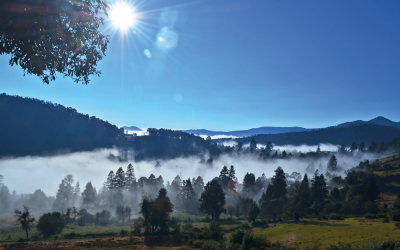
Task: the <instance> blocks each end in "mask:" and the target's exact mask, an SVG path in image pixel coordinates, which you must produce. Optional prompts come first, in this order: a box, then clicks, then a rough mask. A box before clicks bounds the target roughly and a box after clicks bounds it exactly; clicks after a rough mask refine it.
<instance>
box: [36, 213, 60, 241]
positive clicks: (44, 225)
mask: <svg viewBox="0 0 400 250" xmlns="http://www.w3.org/2000/svg"><path fill="white" fill-rule="evenodd" d="M36 227H37V229H38V231H39V232H40V233H41V234H43V236H44V237H45V238H47V237H49V236H51V235H54V234H59V233H60V232H61V231H62V230H63V229H64V227H65V220H64V218H63V216H62V215H61V214H60V213H59V212H53V213H46V214H43V215H42V216H41V217H40V218H39V220H38V224H37V226H36Z"/></svg>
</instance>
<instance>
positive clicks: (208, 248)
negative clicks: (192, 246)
mask: <svg viewBox="0 0 400 250" xmlns="http://www.w3.org/2000/svg"><path fill="white" fill-rule="evenodd" d="M201 250H218V243H217V242H216V241H213V240H208V241H204V242H203V245H202V246H201Z"/></svg>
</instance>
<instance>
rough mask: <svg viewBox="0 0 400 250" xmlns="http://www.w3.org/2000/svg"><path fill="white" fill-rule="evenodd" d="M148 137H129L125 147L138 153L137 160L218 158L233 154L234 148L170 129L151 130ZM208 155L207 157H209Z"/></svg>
mask: <svg viewBox="0 0 400 250" xmlns="http://www.w3.org/2000/svg"><path fill="white" fill-rule="evenodd" d="M147 132H148V135H146V136H127V137H128V139H127V140H126V141H125V142H124V147H125V148H128V149H133V150H135V152H136V153H137V155H136V156H135V160H137V161H140V160H144V159H171V158H176V157H185V156H190V155H198V156H202V155H205V154H207V153H208V154H209V155H210V156H211V157H216V156H218V155H220V154H222V153H230V152H232V150H233V148H232V147H223V146H219V145H217V144H213V143H211V140H204V139H203V138H201V137H200V136H196V135H194V134H188V133H185V132H182V131H177V130H170V129H155V128H149V129H148V130H147ZM208 154H207V155H208Z"/></svg>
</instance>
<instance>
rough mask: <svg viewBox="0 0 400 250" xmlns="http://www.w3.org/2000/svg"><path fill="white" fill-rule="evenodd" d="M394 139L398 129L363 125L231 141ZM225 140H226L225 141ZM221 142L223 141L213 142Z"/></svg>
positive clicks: (281, 142) (313, 142) (399, 132)
mask: <svg viewBox="0 0 400 250" xmlns="http://www.w3.org/2000/svg"><path fill="white" fill-rule="evenodd" d="M394 137H400V129H399V128H395V127H389V126H381V125H373V124H365V125H351V126H348V127H336V128H335V127H330V128H325V129H316V130H312V131H305V132H291V133H284V134H259V135H255V136H249V137H245V138H236V139H233V140H235V141H238V142H243V143H250V141H251V139H252V138H254V139H255V140H256V142H257V143H261V144H266V143H267V142H268V141H270V142H272V143H274V144H275V145H287V144H292V145H302V144H307V145H317V144H320V143H331V144H336V145H342V144H345V145H346V146H349V145H350V144H351V143H352V142H353V141H354V142H356V143H357V144H358V143H361V142H364V143H365V144H366V145H368V144H370V143H371V142H373V141H375V142H377V143H378V142H381V141H389V140H391V139H393V138H394ZM225 140H226V139H225ZM213 141H215V142H222V141H224V139H216V140H213Z"/></svg>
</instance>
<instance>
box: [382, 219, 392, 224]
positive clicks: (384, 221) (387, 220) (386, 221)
mask: <svg viewBox="0 0 400 250" xmlns="http://www.w3.org/2000/svg"><path fill="white" fill-rule="evenodd" d="M382 222H383V223H389V222H390V220H389V218H384V219H383V220H382Z"/></svg>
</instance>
